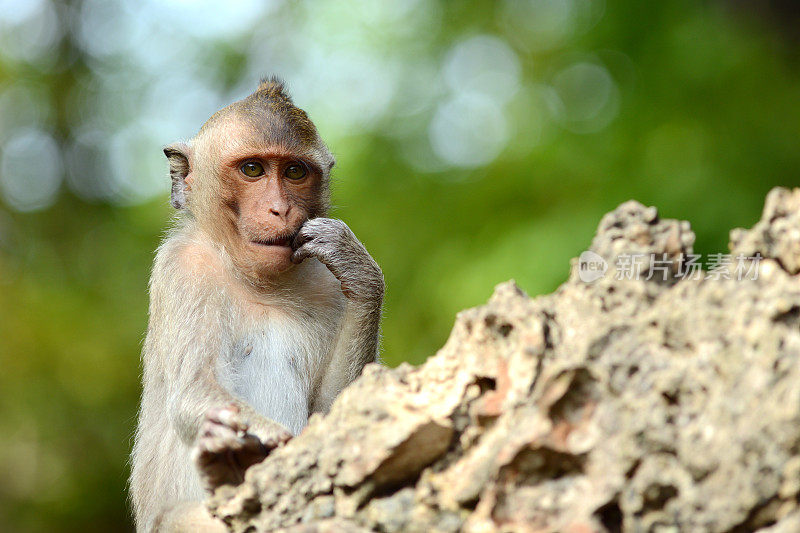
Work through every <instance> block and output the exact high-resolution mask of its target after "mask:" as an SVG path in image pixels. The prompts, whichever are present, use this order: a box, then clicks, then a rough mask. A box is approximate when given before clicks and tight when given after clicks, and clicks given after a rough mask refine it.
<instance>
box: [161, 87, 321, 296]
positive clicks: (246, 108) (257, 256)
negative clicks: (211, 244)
mask: <svg viewBox="0 0 800 533" xmlns="http://www.w3.org/2000/svg"><path fill="white" fill-rule="evenodd" d="M164 153H165V155H166V156H167V158H168V159H169V162H170V174H171V176H172V205H173V206H174V207H176V208H178V209H185V210H186V211H187V212H188V214H189V215H190V216H191V217H192V218H193V219H194V220H195V221H196V223H197V225H198V229H199V230H200V231H203V232H204V233H206V234H207V235H208V236H209V237H211V238H212V239H213V240H214V241H216V242H217V243H218V244H220V245H222V246H224V247H225V249H226V250H227V251H228V253H229V255H230V256H231V257H232V258H233V260H234V263H235V264H236V266H237V267H238V268H239V269H240V270H241V271H242V272H243V273H245V275H247V276H248V277H250V278H252V279H254V280H262V281H263V280H265V279H268V278H273V277H275V276H277V275H279V274H281V273H282V272H284V271H286V270H288V269H290V268H291V266H292V264H291V262H290V260H289V258H290V256H291V249H290V248H289V246H288V243H290V242H291V237H292V236H293V235H294V234H296V233H297V231H298V230H299V229H300V226H301V225H302V224H303V223H304V222H305V221H306V220H308V219H309V218H314V217H318V216H322V215H324V214H325V213H326V212H327V208H328V198H329V187H328V182H329V178H330V171H331V168H332V167H333V164H334V159H333V156H332V155H331V153H330V152H329V151H328V149H327V148H326V147H325V144H324V143H323V142H322V140H321V139H320V137H319V134H318V132H317V129H316V127H315V126H314V124H313V122H311V120H310V119H309V118H308V116H307V115H306V113H305V111H303V110H302V109H300V108H298V107H296V106H295V105H294V103H293V102H292V99H291V98H290V97H289V95H288V93H287V92H286V89H285V88H284V86H283V83H281V82H280V81H279V80H277V79H275V78H271V79H265V80H262V81H261V83H260V84H259V86H258V88H257V89H256V91H255V92H253V94H251V95H250V96H248V97H246V98H244V99H243V100H240V101H238V102H235V103H233V104H231V105H229V106H228V107H225V108H224V109H222V110H220V111H218V112H217V113H215V114H214V115H213V116H212V117H211V118H210V119H208V121H207V122H206V123H205V124H203V127H202V128H200V132H199V133H198V134H197V136H196V137H195V138H194V139H192V140H191V141H190V142H189V143H188V144H183V143H176V144H172V145H170V146H167V147H166V148H165V149H164ZM250 163H255V164H257V165H260V166H261V168H263V170H264V172H263V174H261V175H258V176H249V175H247V174H245V172H244V170H243V168H244V165H245V164H250ZM296 166H299V167H301V168H302V169H303V170H304V171H305V175H304V176H303V177H302V178H301V179H291V178H290V177H289V176H297V175H299V174H300V173H301V172H300V171H298V170H297V169H296V168H294V167H296ZM252 168H253V167H248V169H250V170H252Z"/></svg>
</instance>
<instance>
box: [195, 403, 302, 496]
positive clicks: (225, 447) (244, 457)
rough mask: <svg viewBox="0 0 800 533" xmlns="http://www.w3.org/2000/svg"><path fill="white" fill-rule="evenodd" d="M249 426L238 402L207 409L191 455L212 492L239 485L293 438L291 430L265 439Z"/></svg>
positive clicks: (203, 481) (204, 483)
mask: <svg viewBox="0 0 800 533" xmlns="http://www.w3.org/2000/svg"><path fill="white" fill-rule="evenodd" d="M248 429H250V428H249V425H248V424H247V422H245V421H244V420H243V419H242V417H241V416H240V414H239V408H238V407H237V406H236V405H233V404H231V405H228V406H225V407H221V408H214V409H209V410H208V412H207V413H206V416H205V420H204V421H203V424H202V425H201V426H200V433H199V434H198V437H197V442H196V444H195V447H194V450H193V451H192V456H193V459H194V463H195V465H196V466H197V468H198V470H199V471H200V478H201V481H202V483H203V486H204V487H205V488H206V490H208V491H209V492H213V491H214V489H216V488H217V487H219V486H221V485H239V484H240V483H241V482H242V481H244V473H245V471H246V470H247V469H248V468H250V467H251V466H252V465H254V464H256V463H260V462H261V461H263V460H264V458H266V457H267V455H269V454H270V452H271V451H272V450H274V449H275V448H277V447H279V446H281V445H283V444H284V443H285V442H286V441H288V440H289V439H290V438H291V435H290V434H289V433H286V432H281V431H278V432H273V433H274V435H272V436H271V438H267V439H265V440H262V439H259V438H258V437H257V436H255V435H253V434H252V433H250V432H248Z"/></svg>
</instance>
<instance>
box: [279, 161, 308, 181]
mask: <svg viewBox="0 0 800 533" xmlns="http://www.w3.org/2000/svg"><path fill="white" fill-rule="evenodd" d="M283 175H284V176H286V177H287V178H289V179H290V180H301V179H303V178H305V177H306V167H304V166H303V165H301V164H300V163H292V164H291V165H289V166H288V167H286V169H285V170H284V171H283Z"/></svg>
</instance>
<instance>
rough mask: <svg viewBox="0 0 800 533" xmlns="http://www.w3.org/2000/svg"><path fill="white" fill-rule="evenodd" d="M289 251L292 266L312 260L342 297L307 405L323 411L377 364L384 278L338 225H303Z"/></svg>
mask: <svg viewBox="0 0 800 533" xmlns="http://www.w3.org/2000/svg"><path fill="white" fill-rule="evenodd" d="M293 246H294V248H295V252H294V254H293V255H292V261H293V262H295V263H299V262H301V261H303V260H304V259H305V258H306V257H316V258H317V259H319V261H320V262H321V263H323V264H324V265H325V266H327V267H328V269H329V270H330V271H331V273H332V274H333V275H334V276H335V277H336V279H338V280H339V282H340V283H341V285H342V292H343V293H344V295H345V297H346V298H347V303H346V307H345V316H344V322H343V324H342V329H341V331H340V332H339V336H338V337H337V341H336V345H335V347H334V350H333V354H332V357H331V360H330V363H329V364H328V369H327V371H326V372H325V374H324V377H323V379H322V382H321V384H320V386H319V389H318V390H317V394H315V395H314V398H313V400H312V403H311V405H310V408H311V412H326V411H327V410H328V408H329V407H330V404H331V403H333V400H334V398H336V396H337V395H338V394H339V392H340V391H341V390H342V389H343V388H344V387H345V386H347V385H348V384H349V383H350V382H352V381H353V380H354V379H356V378H357V377H358V376H359V374H361V370H362V369H363V368H364V365H366V364H367V363H371V362H373V361H377V360H378V344H379V338H380V321H381V312H382V308H383V293H384V281H383V273H382V272H381V269H380V267H379V266H378V263H376V262H375V260H374V259H373V258H372V256H371V255H369V252H367V250H366V248H364V245H363V244H361V242H360V241H359V240H358V239H357V238H356V236H355V235H354V234H353V232H352V231H351V230H350V228H349V227H347V224H345V223H344V222H342V221H341V220H337V219H332V218H315V219H311V220H308V221H307V222H306V223H305V224H304V225H303V227H302V228H301V229H300V232H299V233H298V235H297V238H296V239H295V242H294V243H293Z"/></svg>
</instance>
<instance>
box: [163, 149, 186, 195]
mask: <svg viewBox="0 0 800 533" xmlns="http://www.w3.org/2000/svg"><path fill="white" fill-rule="evenodd" d="M190 151H191V148H189V146H188V145H187V144H186V143H172V144H170V145H168V146H165V147H164V155H165V156H167V160H168V161H169V176H170V178H172V194H171V196H170V203H171V204H172V207H174V208H175V209H183V208H185V207H186V196H187V194H186V193H187V192H188V190H189V184H188V183H187V180H186V178H188V177H189V174H190V173H191V171H192V166H191V164H190V163H189V154H190ZM189 181H191V180H189Z"/></svg>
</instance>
